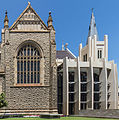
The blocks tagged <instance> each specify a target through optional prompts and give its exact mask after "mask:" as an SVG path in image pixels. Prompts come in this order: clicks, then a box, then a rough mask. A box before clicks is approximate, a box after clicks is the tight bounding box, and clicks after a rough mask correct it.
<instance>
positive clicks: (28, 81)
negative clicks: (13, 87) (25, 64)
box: [27, 73, 30, 83]
mask: <svg viewBox="0 0 119 120" xmlns="http://www.w3.org/2000/svg"><path fill="white" fill-rule="evenodd" d="M27 79H28V81H27V82H28V83H30V80H29V73H28V74H27Z"/></svg>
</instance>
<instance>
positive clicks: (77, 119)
mask: <svg viewBox="0 0 119 120" xmlns="http://www.w3.org/2000/svg"><path fill="white" fill-rule="evenodd" d="M1 120H116V119H104V118H86V117H61V118H60V119H44V118H6V119H1Z"/></svg>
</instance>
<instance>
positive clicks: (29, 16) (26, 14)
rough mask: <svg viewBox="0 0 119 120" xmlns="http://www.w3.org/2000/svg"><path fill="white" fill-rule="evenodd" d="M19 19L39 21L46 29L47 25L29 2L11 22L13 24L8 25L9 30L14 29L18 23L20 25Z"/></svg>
mask: <svg viewBox="0 0 119 120" xmlns="http://www.w3.org/2000/svg"><path fill="white" fill-rule="evenodd" d="M20 21H22V22H23V21H27V22H28V21H29V22H30V21H34V22H36V21H37V22H39V23H40V25H41V27H42V28H43V29H44V30H48V28H47V26H46V25H45V23H44V22H43V21H42V20H41V18H40V17H39V15H38V14H37V13H36V12H35V10H34V9H33V8H32V7H31V4H30V3H28V6H27V7H26V9H25V10H24V11H23V12H22V13H21V15H20V16H19V17H18V18H17V20H16V21H15V22H14V23H13V25H12V26H11V27H10V30H14V29H15V28H17V27H18V24H19V25H20V24H21V23H20Z"/></svg>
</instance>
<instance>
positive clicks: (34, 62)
mask: <svg viewBox="0 0 119 120" xmlns="http://www.w3.org/2000/svg"><path fill="white" fill-rule="evenodd" d="M40 60H41V55H40V51H39V50H38V49H37V48H36V47H34V46H33V45H32V44H27V45H24V46H23V47H22V48H21V49H20V50H19V51H18V54H17V84H37V83H40Z"/></svg>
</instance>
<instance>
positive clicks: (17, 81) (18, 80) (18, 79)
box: [17, 74, 19, 83]
mask: <svg viewBox="0 0 119 120" xmlns="http://www.w3.org/2000/svg"><path fill="white" fill-rule="evenodd" d="M17 83H19V74H17Z"/></svg>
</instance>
